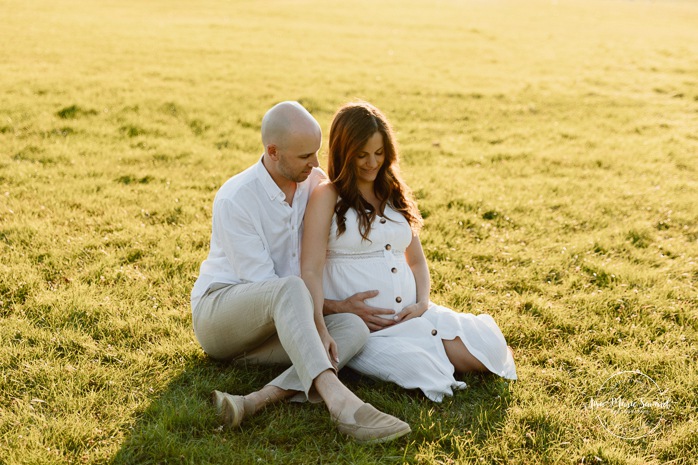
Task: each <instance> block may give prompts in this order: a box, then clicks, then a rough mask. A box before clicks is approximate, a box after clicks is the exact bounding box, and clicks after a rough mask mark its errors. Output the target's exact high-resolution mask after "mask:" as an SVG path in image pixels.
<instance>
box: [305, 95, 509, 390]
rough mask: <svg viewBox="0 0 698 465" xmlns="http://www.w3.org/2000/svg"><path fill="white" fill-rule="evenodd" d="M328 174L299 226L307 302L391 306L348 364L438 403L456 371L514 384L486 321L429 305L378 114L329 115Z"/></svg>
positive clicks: (412, 212)
mask: <svg viewBox="0 0 698 465" xmlns="http://www.w3.org/2000/svg"><path fill="white" fill-rule="evenodd" d="M328 175H329V178H330V180H329V182H326V183H325V184H322V185H321V186H318V187H317V188H316V189H315V190H314V191H313V194H312V196H311V198H310V201H309V203H308V207H307V210H306V214H305V222H304V232H303V242H302V255H301V275H302V278H303V280H304V281H305V283H306V285H307V286H308V289H309V290H310V293H311V295H312V297H313V302H314V305H316V306H323V302H324V301H325V299H329V300H334V301H345V302H346V300H345V299H349V298H351V297H352V296H353V295H354V294H356V293H357V292H360V291H364V290H366V289H376V290H378V294H377V295H376V296H375V297H372V298H370V299H367V300H366V303H367V304H369V305H371V306H372V307H378V308H383V309H392V310H393V312H392V314H389V313H390V312H380V313H388V314H384V315H381V316H382V317H385V318H390V319H391V320H392V321H391V323H392V322H394V323H395V324H392V325H390V326H385V329H380V330H378V331H374V332H372V333H371V335H370V336H369V339H368V342H367V343H366V345H365V346H364V349H363V350H362V351H361V352H360V353H359V354H357V355H356V356H355V357H354V358H353V359H352V360H350V361H349V363H348V365H347V366H349V367H351V368H352V369H354V370H356V371H358V372H360V373H362V374H365V375H368V376H370V377H373V378H376V379H380V380H385V381H391V382H394V383H396V384H398V385H400V386H402V387H404V388H406V389H415V388H419V389H421V390H422V392H424V394H425V395H426V396H427V397H428V398H429V399H431V400H433V401H436V402H440V401H441V400H442V399H443V396H444V395H452V394H453V389H463V388H465V387H466V386H465V383H463V382H462V381H457V380H456V379H455V377H454V375H455V373H465V372H473V371H490V372H492V373H495V374H497V375H499V376H502V377H504V378H508V379H516V368H515V366H514V359H513V356H512V353H511V350H510V349H509V347H508V346H507V343H506V341H505V339H504V336H503V335H502V332H501V330H500V329H499V327H498V326H497V324H496V323H495V321H494V320H493V319H492V317H491V316H489V315H477V316H475V315H473V314H469V313H460V312H455V311H453V310H451V309H448V308H445V307H442V306H439V305H436V304H434V303H432V302H430V300H429V291H430V276H429V268H428V266H427V262H426V258H425V256H424V252H423V250H422V246H421V243H420V241H419V236H418V233H419V229H420V227H421V225H422V219H421V216H420V214H419V210H418V209H417V205H416V203H415V201H414V199H413V196H412V194H411V191H410V189H409V188H408V187H407V185H406V184H405V183H404V182H403V181H402V180H401V178H400V176H399V166H398V153H397V149H396V145H395V142H394V138H393V133H392V129H391V128H390V125H389V123H388V121H387V119H386V118H385V116H383V114H382V113H381V112H380V111H379V110H378V109H377V108H375V107H374V106H372V105H371V104H369V103H366V102H359V103H351V104H348V105H345V106H343V107H342V108H340V110H339V111H338V112H337V114H336V115H335V117H334V120H333V122H332V127H331V129H330V142H329V165H328ZM329 308H331V307H328V306H325V313H327V312H328V309H329ZM316 310H318V309H316ZM338 311H342V310H338ZM376 313H379V312H376ZM360 316H362V317H363V318H364V320H365V321H366V323H367V325H368V326H369V328H371V329H376V328H377V326H376V325H375V324H373V323H372V322H371V320H370V319H369V317H367V316H366V315H360ZM373 318H375V316H374V317H373ZM382 326H383V325H380V327H382Z"/></svg>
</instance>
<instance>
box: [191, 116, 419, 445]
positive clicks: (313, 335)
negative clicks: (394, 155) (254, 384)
mask: <svg viewBox="0 0 698 465" xmlns="http://www.w3.org/2000/svg"><path fill="white" fill-rule="evenodd" d="M321 141H322V131H321V129H320V125H319V124H318V123H317V121H316V120H315V118H313V117H312V115H311V114H310V113H308V111H307V110H306V109H305V108H303V107H302V106H301V105H300V104H299V103H297V102H281V103H279V104H277V105H275V106H274V107H272V108H271V109H270V110H269V111H268V112H267V113H266V114H265V115H264V118H263V119H262V143H263V146H264V153H263V154H262V156H261V158H260V160H259V161H258V162H257V163H256V164H254V165H253V166H251V167H250V168H248V169H247V170H245V171H243V172H242V173H239V174H237V175H235V176H233V177H232V178H230V179H229V180H228V181H227V182H226V183H225V184H224V185H223V186H222V187H221V188H220V190H219V191H218V193H217V194H216V197H215V199H214V201H213V227H212V232H211V249H210V252H209V255H208V257H207V258H206V260H205V261H204V262H203V263H202V264H201V270H200V274H199V278H198V279H197V281H196V283H195V285H194V288H193V290H192V294H191V303H192V319H193V323H194V332H195V334H196V338H197V340H198V341H199V343H200V344H201V346H202V348H203V349H204V351H205V352H206V353H207V354H208V355H209V356H211V357H213V358H216V359H220V360H241V361H246V362H249V363H261V364H283V365H287V366H289V368H288V369H287V370H286V371H284V372H283V373H282V374H281V375H280V376H278V377H277V378H275V379H274V380H272V381H271V382H270V383H269V384H267V385H266V386H264V387H263V388H262V389H260V390H259V391H256V392H253V393H251V394H248V395H247V396H238V395H231V394H227V393H224V392H220V391H214V392H213V395H212V397H213V401H214V404H215V405H216V407H217V409H218V413H219V415H221V417H222V419H223V421H224V423H225V424H227V425H228V426H231V427H235V426H238V425H240V424H241V423H242V421H243V419H244V418H246V417H249V416H250V415H253V414H254V413H255V412H258V411H259V410H260V409H262V408H263V407H265V406H267V405H269V404H271V403H273V402H277V401H280V400H283V399H288V398H291V397H293V398H295V399H296V400H305V399H309V400H310V401H320V400H323V401H324V402H325V404H326V405H327V408H328V409H329V411H330V414H331V416H332V418H333V419H334V421H335V423H336V424H337V428H338V430H339V431H340V432H342V433H344V434H346V435H348V436H350V437H352V438H354V439H355V440H357V441H358V442H364V443H375V442H384V441H389V440H392V439H395V438H398V437H400V436H403V435H405V434H407V433H409V432H410V427H409V425H407V424H406V423H404V422H402V421H401V420H399V419H397V418H395V417H392V416H390V415H387V414H385V413H382V412H379V411H378V410H376V409H375V408H373V407H372V406H371V405H370V404H366V403H364V402H363V401H361V400H360V399H359V398H358V397H356V395H354V394H353V393H352V392H351V391H350V390H349V389H348V388H347V387H346V386H344V384H342V383H341V381H339V379H338V378H337V371H338V370H339V369H341V368H342V367H343V366H344V365H345V364H346V362H347V361H349V359H350V358H351V357H353V356H354V355H355V354H356V353H358V351H360V350H361V348H362V347H363V345H364V343H365V342H366V339H367V338H368V328H367V327H366V324H365V323H364V322H363V320H361V318H359V317H358V316H356V315H354V314H351V313H339V314H336V315H328V316H323V315H322V314H316V313H315V311H314V307H313V302H312V298H311V296H310V293H309V292H308V289H307V288H306V287H305V284H304V282H303V281H302V280H301V278H300V277H299V276H300V243H301V232H302V221H303V215H304V213H305V207H306V204H307V201H308V198H309V197H310V193H311V192H312V191H313V189H314V188H315V187H316V186H317V185H318V184H319V183H320V182H321V181H322V180H324V179H325V175H324V173H323V172H322V170H320V169H319V168H318V159H317V152H318V150H319V149H320V144H321Z"/></svg>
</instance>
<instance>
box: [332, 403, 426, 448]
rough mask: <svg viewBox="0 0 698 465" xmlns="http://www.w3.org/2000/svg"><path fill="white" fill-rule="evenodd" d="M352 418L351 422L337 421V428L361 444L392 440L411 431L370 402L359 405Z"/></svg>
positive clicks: (406, 425)
mask: <svg viewBox="0 0 698 465" xmlns="http://www.w3.org/2000/svg"><path fill="white" fill-rule="evenodd" d="M354 420H355V422H356V423H353V424H348V423H342V422H337V430H339V432H340V433H342V434H346V435H347V436H349V437H351V438H353V439H355V440H356V442H359V443H363V444H377V443H380V442H387V441H392V440H393V439H397V438H399V437H400V436H404V435H405V434H407V433H409V432H410V431H412V429H411V428H410V425H408V424H407V423H405V422H404V421H402V420H398V419H397V418H395V417H394V416H392V415H388V414H387V413H383V412H381V411H379V410H377V409H376V408H375V407H373V405H371V404H364V405H362V406H361V407H359V409H358V410H357V411H356V412H355V413H354Z"/></svg>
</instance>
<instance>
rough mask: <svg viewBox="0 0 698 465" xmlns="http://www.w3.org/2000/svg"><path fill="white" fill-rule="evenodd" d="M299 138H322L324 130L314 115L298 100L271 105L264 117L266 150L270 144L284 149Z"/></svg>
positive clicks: (263, 136)
mask: <svg viewBox="0 0 698 465" xmlns="http://www.w3.org/2000/svg"><path fill="white" fill-rule="evenodd" d="M298 138H308V139H310V140H312V141H315V140H317V141H320V140H321V139H322V130H321V129H320V125H319V124H318V122H317V121H316V120H315V118H313V115H311V114H310V113H309V112H308V110H306V109H305V108H303V106H302V105H301V104H300V103H298V102H291V101H286V102H281V103H278V104H276V105H274V106H273V107H271V109H269V111H267V113H266V114H265V115H264V118H263V119H262V143H263V144H264V151H265V152H266V151H267V147H269V145H274V146H276V147H278V148H280V149H284V148H286V147H288V145H289V143H291V142H292V141H293V140H297V139H298ZM317 145H318V147H319V143H318V144H317Z"/></svg>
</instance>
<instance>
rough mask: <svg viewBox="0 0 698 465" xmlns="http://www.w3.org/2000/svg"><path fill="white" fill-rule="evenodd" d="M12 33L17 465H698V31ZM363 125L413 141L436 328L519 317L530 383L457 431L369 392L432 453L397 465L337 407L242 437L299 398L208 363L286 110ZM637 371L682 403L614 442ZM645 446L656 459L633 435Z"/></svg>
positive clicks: (97, 17) (11, 307)
mask: <svg viewBox="0 0 698 465" xmlns="http://www.w3.org/2000/svg"><path fill="white" fill-rule="evenodd" d="M0 17H1V18H2V25H1V26H0V43H2V44H3V46H2V47H0V257H1V258H2V259H1V260H0V317H1V318H2V324H1V325H0V463H1V464H6V465H14V464H59V463H95V464H105V463H109V464H136V463H139V464H140V463H144V464H164V463H177V464H180V463H181V464H205V463H217V464H263V463H299V464H300V463H323V464H333V463H356V464H362V463H385V464H398V463H419V464H467V463H511V464H538V463H546V464H547V463H550V464H553V463H561V464H562V463H572V464H580V463H584V464H626V463H627V464H659V463H672V464H689V463H695V462H696V458H695V457H697V456H698V416H697V412H698V410H697V408H698V395H697V394H698V388H697V387H696V386H698V362H697V359H698V347H697V340H696V336H697V333H698V292H697V289H696V283H697V282H698V265H697V261H698V161H697V157H698V3H696V2H689V1H676V2H674V1H655V2H649V1H612V0H608V1H582V0H578V1H572V0H570V1H565V0H559V1H537V2H536V1H503V0H502V1H498V0H491V1H485V0H480V1H475V0H471V1H467V0H464V1H455V0H443V1H435V2H426V1H421V2H420V1H413V0H406V1H399V2H398V1H385V2H368V1H357V2H319V1H302V0H298V1H281V0H277V1H265V2H253V1H223V0H220V1H218V0H207V1H200V2H193V1H181V0H171V1H165V0H152V1H140V2H139V1H135V0H124V1H99V2H98V1H78V0H73V1H70V0H56V1H47V0H36V1H31V2H24V1H20V0H0ZM357 98H361V99H366V100H369V101H371V102H372V103H374V104H375V105H377V106H378V107H379V108H381V109H382V110H383V111H384V112H385V113H386V114H387V115H388V117H389V118H390V119H391V121H392V122H393V123H394V126H395V128H396V130H397V134H398V140H399V142H400V146H401V151H402V160H403V163H402V170H403V174H404V177H405V178H406V179H407V181H408V182H409V183H410V185H411V186H412V187H413V188H414V190H415V192H416V194H417V196H418V199H419V202H420V209H421V210H422V212H423V215H424V217H425V229H424V231H423V233H422V241H423V244H424V248H425V251H426V253H427V258H428V259H429V262H430V268H431V273H432V283H433V284H432V286H433V296H432V300H434V301H436V302H438V303H440V304H444V305H448V306H451V307H453V308H454V309H457V310H462V311H468V312H473V313H483V312H486V313H490V314H491V315H493V316H494V317H495V319H496V320H497V321H498V322H499V324H500V326H501V328H502V330H503V332H504V334H505V336H506V337H507V340H508V342H509V344H510V345H511V346H512V347H513V348H514V350H515V353H516V359H517V363H518V373H519V378H520V379H519V381H517V382H514V383H507V382H505V381H503V380H501V379H498V378H495V377H491V376H467V377H465V378H464V379H465V381H466V382H467V383H468V384H469V388H468V389H467V390H465V391H463V392H459V393H457V394H456V395H455V396H454V397H453V398H449V399H446V400H445V401H444V402H443V403H442V404H434V403H431V402H429V401H428V400H425V399H424V398H423V397H422V396H421V395H419V394H418V393H415V392H405V391H403V390H401V389H399V388H397V387H394V386H392V385H389V384H386V383H376V382H372V381H369V380H366V379H362V378H359V377H358V376H357V375H355V374H352V373H343V375H342V377H343V379H344V380H345V381H346V382H347V383H348V384H349V386H350V387H351V388H352V389H353V390H355V391H356V392H357V393H359V395H360V396H362V397H363V398H364V399H365V400H367V401H370V402H371V403H373V404H374V405H376V406H377V407H379V408H381V409H383V410H385V411H387V412H390V413H393V414H395V415H397V416H399V417H401V418H403V419H405V420H406V421H408V422H409V423H410V424H411V425H412V428H413V433H412V434H411V435H409V436H407V437H406V438H404V439H401V440H398V441H396V442H393V443H389V444H386V445H378V446H368V447H367V446H359V445H356V444H354V443H352V442H349V441H347V440H345V439H344V438H342V437H341V436H339V435H338V433H337V432H336V430H335V429H334V428H333V426H332V424H331V422H330V420H329V416H328V415H327V414H326V412H325V410H324V408H323V407H322V406H318V405H312V406H311V405H300V406H299V405H290V404H284V405H280V406H277V407H274V408H270V409H268V410H267V411H265V412H263V413H261V414H259V415H257V416H255V417H254V418H253V419H251V421H249V423H247V424H246V425H245V427H244V428H243V429H241V430H235V431H229V430H222V429H221V428H219V423H218V421H217V419H216V416H215V414H214V411H213V409H212V407H211V405H210V404H209V400H208V393H209V392H210V391H211V390H212V389H221V390H227V391H229V392H233V393H245V392H248V391H250V390H252V389H255V388H259V387H260V386H261V385H262V384H263V383H264V382H265V381H267V380H269V379H270V378H271V376H273V375H275V374H276V373H278V372H279V371H280V370H279V369H277V368H274V367H271V368H256V367H244V366H238V365H229V364H221V363H216V362H213V361H211V360H209V359H207V358H206V357H205V356H204V354H203V352H202V351H201V349H200V348H199V346H198V345H197V343H196V340H195V338H194V335H193V331H192V328H191V318H190V308H189V292H190V290H191V287H192V285H193V283H194V280H195V279H196V276H197V272H198V266H199V264H200V263H201V261H202V260H203V259H204V258H205V256H206V254H207V252H208V241H209V235H210V219H211V218H210V208H211V202H212V199H213V196H214V194H215V192H216V190H217V188H218V187H219V186H220V185H221V184H222V183H223V182H224V181H225V180H226V179H227V178H228V177H230V176H231V175H233V174H235V173H237V172H239V171H240V170H242V169H243V168H245V167H246V166H248V165H250V164H251V163H253V162H254V161H255V160H256V158H257V157H258V156H259V154H260V153H261V148H260V145H261V144H260V140H259V124H260V120H261V117H262V115H263V114H264V112H265V111H266V109H267V108H269V107H270V106H271V105H273V104H274V103H276V102H278V101H281V100H289V99H290V100H299V101H301V102H302V103H303V104H304V105H305V106H306V107H307V108H308V109H309V110H310V111H311V112H312V113H313V114H314V115H315V116H316V118H317V119H318V121H319V122H320V124H321V125H322V127H323V129H324V131H325V134H327V131H328V130H329V123H330V119H331V117H332V114H333V113H334V111H335V110H336V108H338V106H339V105H341V104H342V103H345V102H347V101H350V100H353V99H357ZM325 146H326V145H325V144H323V152H322V156H321V163H323V164H324V160H325V154H324V150H325V149H324V147H325ZM631 370H639V371H640V372H642V373H643V374H645V375H646V376H648V377H650V378H651V379H652V380H653V381H654V382H656V385H657V386H658V388H659V391H656V392H654V393H653V395H655V396H660V397H661V398H662V399H668V401H669V402H668V403H667V404H666V405H665V408H663V409H661V410H659V409H655V410H654V411H649V410H648V411H647V415H645V414H644V413H643V412H642V411H641V412H640V413H641V414H642V415H640V416H639V417H638V416H637V415H636V416H634V417H633V416H632V415H631V416H626V415H625V414H626V413H628V412H625V411H621V410H620V409H619V410H618V411H617V412H615V413H617V415H616V416H611V417H609V418H606V420H607V422H615V423H613V424H612V425H611V424H610V423H607V424H606V428H604V427H603V426H602V424H601V422H600V421H599V419H598V418H597V415H601V414H602V413H603V412H602V413H600V411H599V410H594V408H592V404H591V401H592V400H593V399H594V398H598V396H599V393H600V390H601V388H602V386H607V384H605V381H606V380H607V379H609V377H611V376H612V375H614V374H616V373H619V372H623V371H631ZM626 400H631V399H626ZM607 413H608V412H607ZM610 413H611V414H613V413H614V412H610ZM630 413H632V412H630ZM633 421H639V422H640V423H639V424H638V425H637V426H638V428H643V427H648V429H647V430H641V431H642V432H646V433H647V434H643V435H642V437H641V438H639V439H633V440H628V439H621V438H618V437H617V435H618V434H617V435H616V436H614V435H613V434H611V432H615V433H618V432H619V431H620V432H623V431H626V430H627V429H628V428H630V426H631V423H632V422H633ZM650 426H652V427H654V426H656V429H654V430H652V431H650V429H651V428H649V427H650ZM614 427H615V428H616V429H615V430H614V429H613V428H614ZM620 435H621V436H622V434H620Z"/></svg>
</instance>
